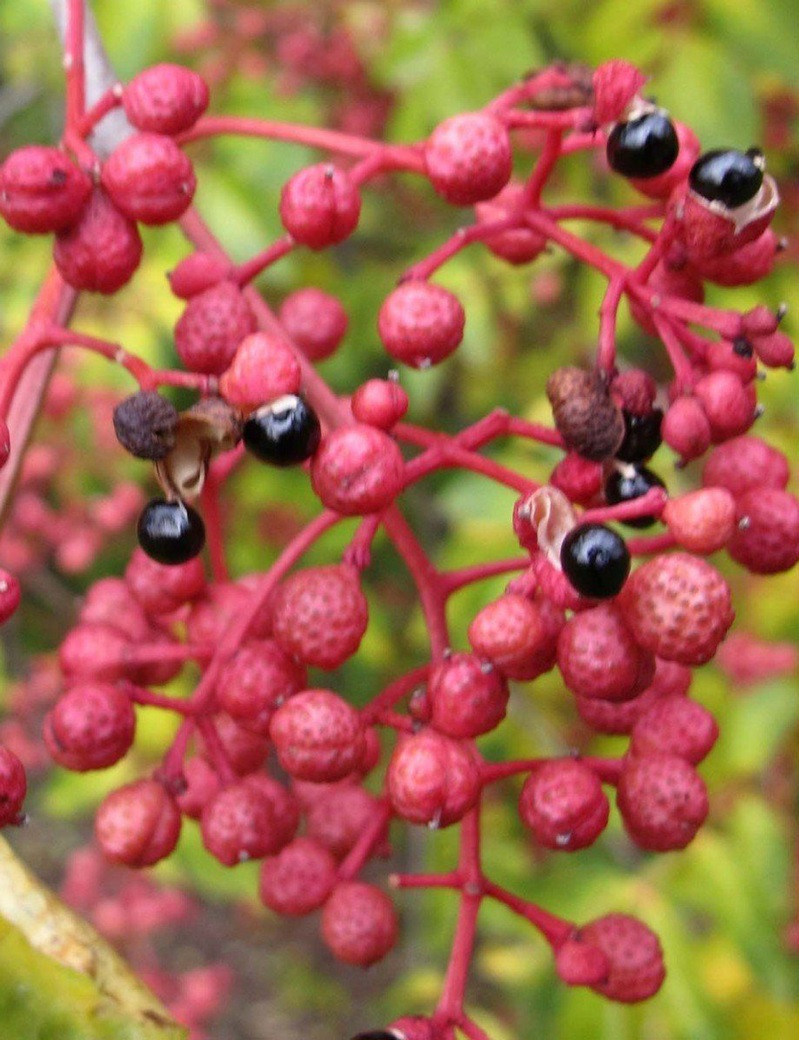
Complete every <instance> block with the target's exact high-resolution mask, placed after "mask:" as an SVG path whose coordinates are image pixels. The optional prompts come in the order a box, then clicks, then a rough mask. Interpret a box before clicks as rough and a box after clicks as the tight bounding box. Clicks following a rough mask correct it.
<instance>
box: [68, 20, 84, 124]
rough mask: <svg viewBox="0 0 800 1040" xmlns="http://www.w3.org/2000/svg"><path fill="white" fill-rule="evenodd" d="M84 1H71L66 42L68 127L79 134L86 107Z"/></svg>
mask: <svg viewBox="0 0 800 1040" xmlns="http://www.w3.org/2000/svg"><path fill="white" fill-rule="evenodd" d="M85 13H86V12H85V9H84V0H69V2H68V4H67V31H66V39H65V41H64V71H65V73H66V77H67V111H66V125H67V128H68V129H69V130H70V131H73V132H76V133H77V132H78V128H79V126H80V121H81V119H82V117H83V113H84V110H85V107H86V71H85V69H84V63H83V38H84V18H85Z"/></svg>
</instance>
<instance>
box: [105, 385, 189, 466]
mask: <svg viewBox="0 0 800 1040" xmlns="http://www.w3.org/2000/svg"><path fill="white" fill-rule="evenodd" d="M113 423H114V432H115V433H116V435H117V440H118V441H119V442H120V444H121V445H122V446H123V448H126V449H127V450H128V451H129V452H130V453H131V455H136V457H137V458H140V459H152V460H153V461H154V462H155V461H157V460H158V459H163V458H164V457H165V456H166V455H168V454H169V453H170V452H171V451H172V449H173V447H174V445H175V429H176V427H177V425H178V412H177V409H176V408H175V405H174V404H172V402H171V401H168V400H167V399H166V397H162V396H161V394H157V393H156V392H155V391H153V390H140V391H139V393H138V394H131V396H130V397H126V398H125V400H124V401H120V403H119V404H118V405H117V407H116V408H115V409H114V415H113Z"/></svg>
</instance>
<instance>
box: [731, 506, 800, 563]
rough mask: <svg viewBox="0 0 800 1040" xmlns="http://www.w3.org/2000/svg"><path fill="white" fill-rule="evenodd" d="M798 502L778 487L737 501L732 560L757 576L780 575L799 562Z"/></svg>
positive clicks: (732, 540) (732, 539)
mask: <svg viewBox="0 0 800 1040" xmlns="http://www.w3.org/2000/svg"><path fill="white" fill-rule="evenodd" d="M797 538H798V519H797V499H796V498H795V497H794V495H790V494H789V493H788V492H786V491H781V490H780V489H778V488H770V487H763V486H762V487H759V488H753V489H752V490H751V491H745V492H744V494H743V495H740V496H739V498H737V500H736V526H735V528H734V531H733V535H732V537H731V539H730V541H729V542H728V544H727V549H728V552H729V553H730V555H731V557H732V558H733V559H734V560H736V562H737V563H740V564H741V565H742V566H743V567H746V568H747V569H748V570H749V571H752V572H753V573H754V574H780V573H781V572H782V571H788V570H789V569H790V568H791V567H794V565H795V564H796V563H797V556H798V542H797Z"/></svg>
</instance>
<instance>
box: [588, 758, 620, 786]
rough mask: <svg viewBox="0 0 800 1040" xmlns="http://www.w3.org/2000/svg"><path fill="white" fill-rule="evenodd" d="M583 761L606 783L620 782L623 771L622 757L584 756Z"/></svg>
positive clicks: (614, 783)
mask: <svg viewBox="0 0 800 1040" xmlns="http://www.w3.org/2000/svg"><path fill="white" fill-rule="evenodd" d="M581 761H582V762H583V764H584V765H585V766H588V768H589V769H591V770H592V772H593V773H594V774H595V775H596V776H597V777H598V778H599V779H600V780H602V781H603V783H604V784H613V785H615V786H616V784H617V783H618V782H619V777H620V773H621V772H622V759H621V758H591V757H589V758H582V759H581Z"/></svg>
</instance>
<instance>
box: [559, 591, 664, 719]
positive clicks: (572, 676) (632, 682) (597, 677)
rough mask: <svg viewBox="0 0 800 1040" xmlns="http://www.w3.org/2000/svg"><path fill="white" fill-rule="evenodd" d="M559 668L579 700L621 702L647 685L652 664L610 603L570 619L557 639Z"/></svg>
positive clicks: (649, 655)
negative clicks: (580, 698)
mask: <svg viewBox="0 0 800 1040" xmlns="http://www.w3.org/2000/svg"><path fill="white" fill-rule="evenodd" d="M558 667H559V670H560V671H561V675H562V677H563V679H564V683H565V684H566V686H567V688H568V689H570V690H571V691H572V692H573V693H574V694H575V695H576V696H578V697H593V698H597V699H599V700H609V701H624V700H628V699H630V698H631V697H635V696H636V695H637V694H638V693H641V692H642V690H644V689H645V687H646V686H647V685H648V684H649V683H650V681H651V679H652V677H653V669H654V668H655V662H654V661H653V656H652V654H651V653H650V652H649V651H647V650H644V649H643V648H642V647H641V646H639V644H638V643H637V642H636V640H635V639H634V637H633V634H632V633H631V631H630V629H629V628H628V626H627V625H626V624H625V621H624V619H623V617H622V615H621V614H620V612H619V610H618V609H617V607H616V606H615V605H614V604H613V603H603V604H600V606H597V607H593V608H592V609H591V610H584V611H581V612H580V613H579V614H573V616H572V617H571V618H570V619H569V621H568V622H567V623H566V625H565V626H564V628H563V629H562V630H561V635H560V636H559V637H558Z"/></svg>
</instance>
